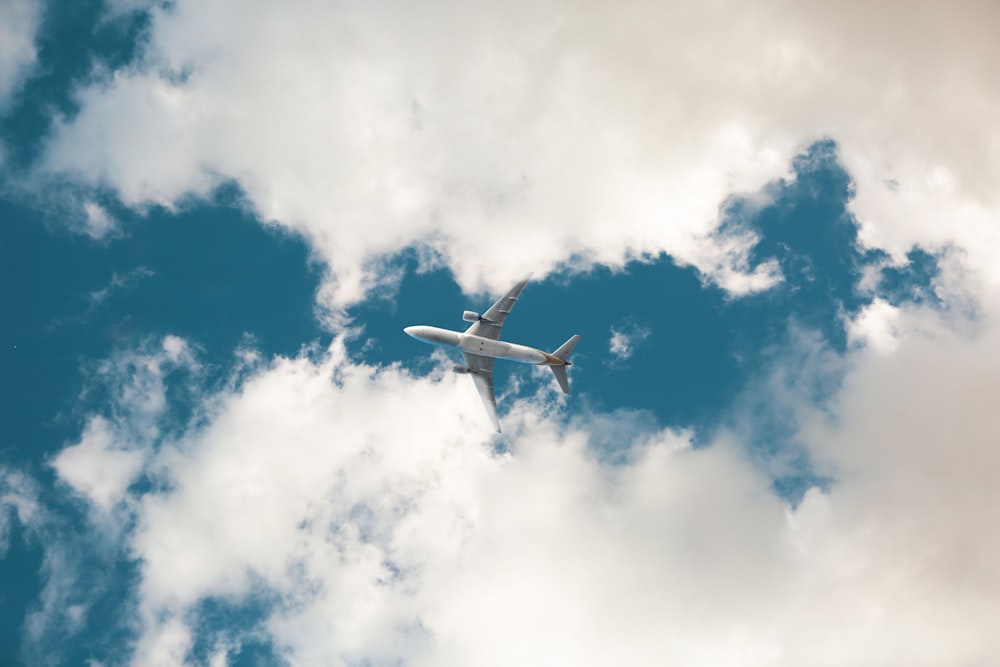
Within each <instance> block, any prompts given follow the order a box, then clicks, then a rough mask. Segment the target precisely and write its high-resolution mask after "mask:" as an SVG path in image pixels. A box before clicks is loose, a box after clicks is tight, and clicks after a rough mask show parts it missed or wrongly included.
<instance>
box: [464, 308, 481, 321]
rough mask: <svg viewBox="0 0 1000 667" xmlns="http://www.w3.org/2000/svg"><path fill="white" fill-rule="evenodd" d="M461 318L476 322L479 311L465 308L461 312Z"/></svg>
mask: <svg viewBox="0 0 1000 667" xmlns="http://www.w3.org/2000/svg"><path fill="white" fill-rule="evenodd" d="M462 319H463V320H465V321H466V322H478V321H479V313H477V312H475V311H472V310H467V311H465V312H464V313H462Z"/></svg>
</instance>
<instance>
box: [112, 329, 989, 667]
mask: <svg viewBox="0 0 1000 667" xmlns="http://www.w3.org/2000/svg"><path fill="white" fill-rule="evenodd" d="M909 317H910V314H909V313H908V312H904V313H903V314H902V315H901V316H900V319H899V323H900V326H904V327H905V326H906V323H907V322H909V321H910V320H909ZM929 322H930V321H929V320H928V319H927V318H925V319H924V320H922V324H921V326H922V327H923V329H922V330H921V331H920V332H919V335H901V336H899V337H898V339H897V344H896V347H895V348H894V350H893V351H892V352H891V353H888V354H886V353H881V354H873V353H872V351H871V350H870V349H869V348H866V347H859V348H856V349H855V351H853V352H851V353H849V355H848V356H847V357H846V358H845V359H844V360H842V361H841V362H840V363H843V364H844V368H845V369H847V375H846V377H845V380H844V383H843V388H842V389H841V391H840V392H839V393H838V394H837V396H836V397H835V400H834V401H832V403H831V404H830V406H829V409H828V410H827V411H824V412H818V411H816V410H815V409H814V408H812V407H811V406H810V405H809V404H808V402H807V401H804V400H803V399H802V397H801V396H800V395H798V394H797V393H796V392H795V391H789V392H786V393H782V392H780V391H778V390H777V389H771V390H769V391H773V393H774V395H773V397H772V399H771V400H774V401H790V402H791V403H790V408H791V409H793V410H795V411H796V412H797V414H798V415H799V418H800V422H801V424H802V429H801V431H800V433H799V436H798V437H799V439H800V441H801V443H802V445H803V446H804V447H806V448H807V449H808V451H809V452H810V454H811V456H812V457H813V459H814V460H815V462H816V465H817V466H818V472H819V473H820V474H827V475H830V476H832V478H833V479H834V482H833V483H832V485H831V487H830V488H829V489H828V490H827V491H821V490H819V489H812V490H811V491H809V493H807V494H806V496H805V498H804V499H803V501H802V503H801V504H800V505H799V506H798V507H796V508H792V507H790V506H789V505H788V504H787V503H786V502H784V501H783V500H781V499H780V498H779V497H778V496H776V495H775V493H774V492H773V490H772V488H771V482H772V480H771V478H770V476H769V475H768V474H767V472H766V470H765V469H764V468H762V467H760V466H758V465H756V464H754V463H752V462H751V458H750V456H749V454H748V452H747V451H746V450H745V445H744V444H743V443H742V442H741V439H740V437H739V435H738V433H733V434H730V435H728V436H723V437H722V438H720V439H719V440H718V441H717V442H715V443H714V444H713V445H711V446H709V447H705V448H698V449H694V448H692V447H691V446H690V442H689V439H688V436H687V435H685V434H678V433H674V432H671V431H669V430H667V431H650V430H644V429H639V430H636V429H631V430H629V431H628V432H627V434H626V435H623V436H622V440H621V441H620V442H617V443H612V444H617V445H618V447H619V448H620V451H621V452H622V455H621V456H619V457H616V458H615V461H616V463H614V464H611V463H609V462H608V459H607V457H605V456H598V454H597V453H596V452H595V451H594V450H593V449H591V447H590V445H589V444H588V443H591V442H592V440H591V438H592V437H596V438H598V439H600V441H601V444H602V445H603V446H607V444H608V442H609V440H608V432H607V431H608V429H607V426H608V424H607V423H605V422H606V420H603V419H602V417H601V415H596V416H595V417H594V421H593V429H591V419H590V418H589V417H581V418H577V419H575V420H574V421H573V422H571V424H569V425H567V424H565V423H563V422H562V421H561V420H560V419H559V417H558V412H553V411H557V410H558V407H557V404H555V403H549V402H548V401H549V399H547V398H546V396H548V394H547V393H546V392H542V393H541V394H540V395H539V396H538V397H535V398H534V399H531V400H527V401H522V402H519V403H516V404H515V405H513V406H511V411H510V414H508V416H507V417H506V418H505V424H506V425H507V431H508V433H507V435H506V436H505V438H506V440H505V442H506V444H507V445H508V447H509V451H508V452H507V453H499V454H498V453H496V452H495V451H494V449H493V448H492V446H491V438H492V434H491V431H490V429H489V427H488V424H487V423H485V419H484V418H483V415H482V408H481V406H480V405H479V402H478V398H477V397H476V395H475V392H474V391H472V388H471V386H470V384H469V383H468V381H467V380H466V379H465V378H463V377H460V376H456V375H454V374H451V373H448V372H447V370H446V369H445V366H444V365H443V366H442V367H441V369H440V370H439V371H437V372H436V373H435V374H433V375H431V376H430V377H426V378H417V377H411V376H410V375H408V374H407V373H406V372H404V371H402V370H400V369H398V368H395V367H389V368H381V369H377V368H372V367H367V366H364V365H359V364H356V363H354V362H352V361H351V360H350V359H348V358H347V356H346V353H345V350H344V347H343V345H342V343H341V342H340V341H339V340H338V341H335V342H334V344H333V346H332V347H331V348H330V350H329V352H328V353H327V354H325V355H320V356H318V357H314V358H307V357H300V358H296V359H281V358H279V359H275V360H273V361H272V362H271V363H270V364H269V365H267V366H265V367H258V368H257V370H256V371H254V372H253V373H252V375H251V376H250V377H249V378H248V379H247V380H246V382H245V383H244V384H243V385H241V386H239V387H230V388H227V389H224V390H223V391H222V392H221V393H220V394H219V395H218V396H215V397H214V398H211V400H209V401H208V402H207V403H206V405H207V406H209V407H208V408H207V410H208V411H207V412H206V418H207V419H206V421H204V423H202V422H199V424H201V425H199V426H197V427H192V428H191V430H189V431H188V432H186V433H184V434H182V435H180V436H179V437H177V438H176V439H173V438H172V439H171V440H169V441H161V442H160V443H159V446H158V449H157V450H156V453H155V455H153V456H152V458H151V459H149V462H148V463H147V465H146V468H145V470H146V472H147V474H150V475H151V476H152V480H153V484H152V485H151V486H150V488H149V489H148V490H145V491H142V492H141V493H140V490H138V489H136V490H133V491H132V492H131V493H133V494H137V495H134V496H133V500H132V501H131V502H129V503H128V504H127V506H128V507H130V508H132V509H133V510H134V512H135V514H134V519H135V524H134V525H135V529H134V531H132V532H129V533H125V534H124V535H123V539H124V540H125V541H126V544H127V545H128V549H129V551H130V553H131V555H132V556H134V557H135V558H137V559H138V560H139V562H140V563H141V580H140V584H139V586H138V589H137V590H136V591H135V594H136V596H137V602H138V609H139V618H140V619H141V622H142V628H143V631H142V634H141V636H140V638H139V640H138V643H137V644H136V652H135V654H134V655H133V662H134V664H149V661H150V660H152V657H151V656H158V658H157V659H160V660H162V662H163V664H185V660H188V659H189V656H187V652H188V650H189V648H190V647H191V646H192V645H193V643H192V642H194V641H195V638H196V637H199V636H201V637H202V638H203V639H204V640H206V641H208V642H209V644H208V645H210V646H213V645H218V646H222V645H223V644H225V645H230V643H231V641H232V640H233V639H234V637H233V634H232V633H234V632H239V630H240V629H239V628H232V627H228V628H223V629H221V633H222V635H221V637H220V636H213V635H212V632H213V628H212V627H211V625H209V624H206V623H204V622H202V621H200V620H199V618H198V616H197V611H196V610H197V608H198V604H199V603H200V602H201V601H204V600H206V599H209V598H219V599H222V600H225V601H226V602H227V603H228V604H240V603H241V602H243V601H246V603H247V604H250V605H258V604H270V603H267V602H263V601H264V600H273V599H277V600H278V602H277V603H276V604H273V605H271V606H268V607H265V609H266V611H267V613H266V620H265V621H264V622H263V625H262V626H261V627H259V628H244V629H245V630H247V631H249V632H253V633H254V637H255V639H257V640H259V639H260V638H261V637H265V638H269V639H270V640H271V641H273V642H274V643H275V645H276V647H277V650H278V651H279V653H280V654H281V655H282V656H283V657H284V658H285V659H287V660H288V661H289V662H291V663H293V664H342V663H351V662H360V661H363V660H365V659H367V660H370V661H372V662H374V663H382V662H393V661H400V660H402V661H406V662H407V663H412V664H435V665H441V664H498V665H499V664H523V663H539V662H541V663H545V664H553V663H564V664H568V663H572V664H609V663H619V662H620V663H627V664H662V663H664V662H671V663H682V664H693V665H698V664H705V665H748V664H749V665H754V664H760V665H801V664H811V665H867V664H872V661H873V660H874V661H875V662H876V663H878V664H901V663H905V664H913V665H928V666H930V665H939V664H942V663H945V662H948V663H958V664H979V663H983V662H985V661H988V660H989V659H990V656H993V655H996V654H997V652H998V651H1000V644H998V643H997V638H996V635H995V633H994V632H993V630H992V625H993V623H992V619H994V618H996V617H997V614H998V613H1000V604H998V602H997V600H998V599H1000V588H998V586H1000V577H998V576H997V575H998V570H997V566H996V563H998V562H1000V539H998V538H997V536H996V535H995V534H994V533H995V531H991V530H990V529H989V527H990V526H991V525H992V519H993V516H992V514H993V508H994V507H996V506H997V504H998V503H1000V495H998V494H1000V478H998V474H1000V472H997V471H1000V460H998V459H997V451H996V447H995V433H996V428H995V427H996V420H995V418H994V417H993V405H992V402H991V398H992V397H995V396H996V394H997V390H998V387H997V384H996V382H997V381H996V378H997V377H1000V373H998V371H1000V356H998V354H997V350H1000V345H997V344H996V343H997V339H996V333H995V331H996V329H995V327H992V325H990V327H988V328H987V329H985V330H982V331H980V332H979V333H978V334H977V335H976V336H974V337H972V338H969V337H968V336H967V335H966V334H965V333H961V334H959V333H955V332H954V331H952V330H950V329H949V328H947V327H943V326H941V324H940V322H939V323H938V325H936V326H935V325H933V323H932V322H931V323H929ZM792 363H794V362H792ZM799 370H801V369H799ZM930 379H933V381H930ZM793 389H794V388H793ZM140 403H142V402H141V401H140ZM544 413H548V414H544ZM591 430H593V432H594V434H595V435H594V436H592V435H591ZM623 433H626V432H623ZM93 502H95V503H97V502H99V500H98V499H94V500H93ZM259 593H267V594H266V595H263V596H261V595H258V594H259ZM250 599H253V600H255V601H254V602H249V601H248V600H250ZM512 638H516V641H513V640H512ZM235 639H236V641H239V638H238V637H236V638H235ZM219 642H221V643H219ZM219 651H223V648H220V649H219ZM217 654H218V655H221V653H219V652H218V651H217ZM219 659H220V660H221V658H219Z"/></svg>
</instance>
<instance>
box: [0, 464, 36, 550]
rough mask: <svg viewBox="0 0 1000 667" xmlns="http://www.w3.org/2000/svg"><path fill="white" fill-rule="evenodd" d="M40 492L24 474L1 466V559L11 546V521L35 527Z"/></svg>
mask: <svg viewBox="0 0 1000 667" xmlns="http://www.w3.org/2000/svg"><path fill="white" fill-rule="evenodd" d="M39 509H40V508H39V502H38V490H37V489H36V488H35V484H34V482H33V481H32V480H31V479H30V478H28V477H27V476H25V475H24V474H23V473H21V472H19V471H17V470H12V469H9V468H7V467H5V466H0V557H3V556H5V555H6V554H7V548H8V547H9V546H10V524H11V519H12V518H14V517H16V518H17V521H18V522H19V523H20V524H21V525H22V526H25V527H28V526H33V525H34V524H35V523H36V521H37V519H38V517H39V515H40V511H39Z"/></svg>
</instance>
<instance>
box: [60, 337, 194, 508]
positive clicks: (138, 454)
mask: <svg viewBox="0 0 1000 667" xmlns="http://www.w3.org/2000/svg"><path fill="white" fill-rule="evenodd" d="M158 348H159V349H157V348H150V349H141V350H138V351H125V352H120V353H119V354H117V355H116V356H114V357H113V358H112V359H110V360H109V361H107V362H105V363H104V364H102V365H101V367H100V368H99V369H98V377H99V379H100V380H101V381H102V382H104V383H106V384H107V385H108V386H109V387H110V389H111V391H112V397H113V404H112V406H111V407H112V409H111V413H112V416H111V417H105V416H103V415H94V416H92V417H91V418H90V419H89V420H88V422H87V424H86V426H85V427H84V430H83V434H82V435H81V437H80V441H79V442H77V443H75V444H72V445H69V446H67V447H66V448H65V449H63V450H61V451H60V452H59V454H58V455H57V456H55V457H54V458H53V459H52V462H51V464H52V467H53V468H55V471H56V474H57V475H58V476H59V479H61V480H62V481H63V482H65V483H67V484H69V486H70V487H72V488H73V489H74V491H76V492H77V493H80V494H82V495H83V496H85V497H86V498H87V499H88V500H89V501H90V502H91V504H92V505H93V506H94V507H95V508H97V509H98V510H100V512H101V513H102V514H104V515H107V514H108V513H109V512H111V511H112V510H114V509H115V507H116V506H117V505H118V504H119V503H120V502H121V501H122V500H124V499H125V491H126V489H127V488H128V487H129V485H130V484H132V482H134V481H135V480H136V479H137V478H138V476H139V474H140V473H141V472H142V469H143V464H144V462H145V460H146V458H147V456H148V454H149V451H150V449H151V448H152V447H153V445H154V443H155V442H156V441H157V440H158V438H159V437H160V421H161V419H162V418H163V416H164V413H165V411H166V409H167V397H166V386H165V376H166V375H167V374H168V373H169V372H170V371H171V370H174V369H176V368H178V367H185V368H189V369H194V368H196V367H197V364H196V363H195V360H194V357H193V355H192V352H191V350H190V349H189V347H188V344H187V342H186V341H185V340H184V339H182V338H179V337H177V336H170V335H168V336H165V337H164V338H163V340H162V341H161V343H160V345H159V346H158ZM105 518H107V517H105Z"/></svg>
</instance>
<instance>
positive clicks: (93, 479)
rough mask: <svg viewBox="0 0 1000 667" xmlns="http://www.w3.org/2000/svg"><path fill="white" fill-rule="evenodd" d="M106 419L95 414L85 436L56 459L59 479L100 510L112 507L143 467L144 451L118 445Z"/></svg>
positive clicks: (54, 465) (54, 462)
mask: <svg viewBox="0 0 1000 667" xmlns="http://www.w3.org/2000/svg"><path fill="white" fill-rule="evenodd" d="M116 436H117V434H116V433H115V432H114V429H113V427H112V426H111V425H110V424H109V423H108V421H107V420H106V419H103V418H101V417H94V418H93V419H92V420H91V421H90V423H89V424H88V425H87V428H86V430H85V431H84V433H83V437H82V438H81V439H80V442H78V443H77V444H75V445H71V446H69V447H67V448H66V449H63V450H62V451H61V452H60V453H59V455H58V456H57V457H56V458H55V460H54V461H53V462H52V465H53V467H55V469H56V473H57V474H58V475H59V478H60V479H62V480H63V481H64V482H66V483H67V484H69V485H70V486H72V487H73V488H74V489H75V490H76V491H78V492H79V493H82V494H83V495H85V496H86V497H87V498H88V499H89V500H90V502H91V503H93V504H94V505H95V506H96V507H97V508H98V509H99V510H101V511H103V512H107V511H109V510H111V509H112V508H113V507H114V506H115V504H116V503H118V501H120V500H121V499H122V498H123V497H124V495H125V489H127V488H128V486H129V484H131V483H132V482H133V481H134V480H135V478H136V477H138V476H139V473H140V472H141V470H142V464H143V459H144V458H145V455H144V453H143V452H142V451H141V450H140V449H124V448H122V445H120V444H116V442H115V440H116Z"/></svg>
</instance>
